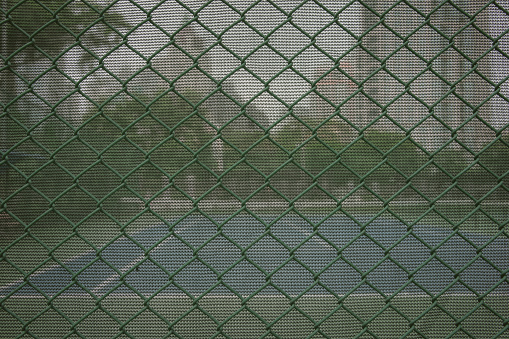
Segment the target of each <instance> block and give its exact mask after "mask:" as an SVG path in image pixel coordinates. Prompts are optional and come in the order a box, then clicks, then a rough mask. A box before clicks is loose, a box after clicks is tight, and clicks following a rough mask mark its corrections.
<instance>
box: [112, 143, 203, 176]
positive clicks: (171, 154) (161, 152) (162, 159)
mask: <svg viewBox="0 0 509 339" xmlns="http://www.w3.org/2000/svg"><path fill="white" fill-rule="evenodd" d="M106 154H107V153H106ZM106 154H105V155H106ZM200 154H201V153H200ZM105 159H107V158H105ZM136 160H137V159H133V161H132V162H129V163H127V164H129V165H131V166H133V167H134V166H136V165H137V164H138V163H140V162H141V161H136ZM150 160H151V162H152V163H153V164H155V165H157V166H159V167H160V168H161V169H162V170H163V171H165V172H166V173H167V174H169V175H174V174H175V173H176V172H177V171H178V170H180V169H181V168H182V167H184V166H185V165H186V164H188V163H189V162H191V161H192V160H193V155H192V154H191V153H190V152H189V151H188V150H187V149H186V148H184V147H183V146H182V145H181V144H180V143H178V142H176V141H175V140H169V141H167V142H165V143H164V144H162V145H161V146H159V147H158V148H157V149H156V150H155V151H154V152H152V153H150ZM106 162H108V161H107V160H106ZM108 163H109V162H108Z"/></svg>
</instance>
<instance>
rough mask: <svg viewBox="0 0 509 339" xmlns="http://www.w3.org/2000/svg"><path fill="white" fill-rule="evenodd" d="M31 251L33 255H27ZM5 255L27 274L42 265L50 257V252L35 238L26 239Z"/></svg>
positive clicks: (19, 241)
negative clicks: (28, 250)
mask: <svg viewBox="0 0 509 339" xmlns="http://www.w3.org/2000/svg"><path fill="white" fill-rule="evenodd" d="M27 249H30V253H31V255H27V254H26V251H27ZM5 255H6V257H7V259H9V261H10V262H12V263H13V264H14V265H16V266H17V267H18V268H19V269H21V270H23V271H24V272H25V274H26V273H28V272H30V271H32V270H34V269H35V268H36V267H37V266H39V265H40V264H42V263H43V262H44V261H45V260H46V258H47V257H48V250H47V249H46V248H44V246H43V245H42V244H41V243H40V242H39V241H37V240H35V239H34V238H33V237H24V238H23V239H21V240H18V241H17V243H16V244H15V245H13V246H11V247H10V248H9V249H8V250H7V251H6V252H5Z"/></svg>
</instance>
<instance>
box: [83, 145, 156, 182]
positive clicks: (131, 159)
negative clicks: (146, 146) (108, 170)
mask: <svg viewBox="0 0 509 339" xmlns="http://www.w3.org/2000/svg"><path fill="white" fill-rule="evenodd" d="M153 154H154V153H151V160H152V159H154V158H153ZM80 156H81V153H80ZM102 159H103V160H104V162H105V163H106V164H108V166H111V167H112V168H113V169H114V170H115V171H117V172H119V173H120V174H121V175H126V174H127V173H129V172H130V171H132V170H133V169H134V168H135V167H136V166H137V165H138V164H140V163H141V162H143V161H144V160H145V156H144V155H143V153H141V152H140V151H139V149H137V148H136V147H134V146H133V145H132V144H131V143H129V142H128V141H125V140H121V141H119V142H117V143H116V144H115V145H113V146H111V147H110V148H108V150H107V151H106V152H105V153H103V155H102Z"/></svg>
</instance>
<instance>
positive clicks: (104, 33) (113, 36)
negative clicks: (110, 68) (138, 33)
mask: <svg viewBox="0 0 509 339" xmlns="http://www.w3.org/2000/svg"><path fill="white" fill-rule="evenodd" d="M97 15H98V16H99V14H97ZM95 19H97V18H95ZM104 37H107V38H108V43H105V44H103V43H101V44H97V39H98V38H104ZM121 39H122V36H120V35H119V34H118V33H117V32H115V31H114V30H112V29H111V28H110V27H108V26H107V25H105V24H104V23H102V22H99V23H96V24H95V25H94V26H93V27H92V28H91V29H88V30H87V31H86V32H85V33H84V34H83V35H82V36H81V41H82V43H81V45H82V46H83V47H84V48H85V49H88V50H91V51H93V53H94V54H96V55H97V56H98V57H99V58H102V57H103V56H104V55H106V53H108V52H110V51H111V48H112V47H113V46H114V43H115V42H116V43H118V42H120V41H122V40H121Z"/></svg>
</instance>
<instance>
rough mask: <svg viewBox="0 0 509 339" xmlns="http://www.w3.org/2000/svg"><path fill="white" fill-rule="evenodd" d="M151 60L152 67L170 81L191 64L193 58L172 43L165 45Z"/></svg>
mask: <svg viewBox="0 0 509 339" xmlns="http://www.w3.org/2000/svg"><path fill="white" fill-rule="evenodd" d="M151 60H152V61H151V62H152V69H153V70H154V71H156V72H158V73H161V75H162V76H164V77H165V78H166V79H168V80H170V81H172V80H174V79H175V78H176V77H177V76H179V75H180V74H181V73H182V72H184V71H185V70H187V69H188V68H190V67H191V66H192V65H193V60H192V59H191V58H190V57H189V56H187V55H186V54H184V52H182V51H181V50H179V49H178V48H177V47H175V46H173V45H170V46H168V47H165V48H164V49H163V50H162V51H160V52H159V53H157V55H156V56H154V58H152V59H151Z"/></svg>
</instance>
